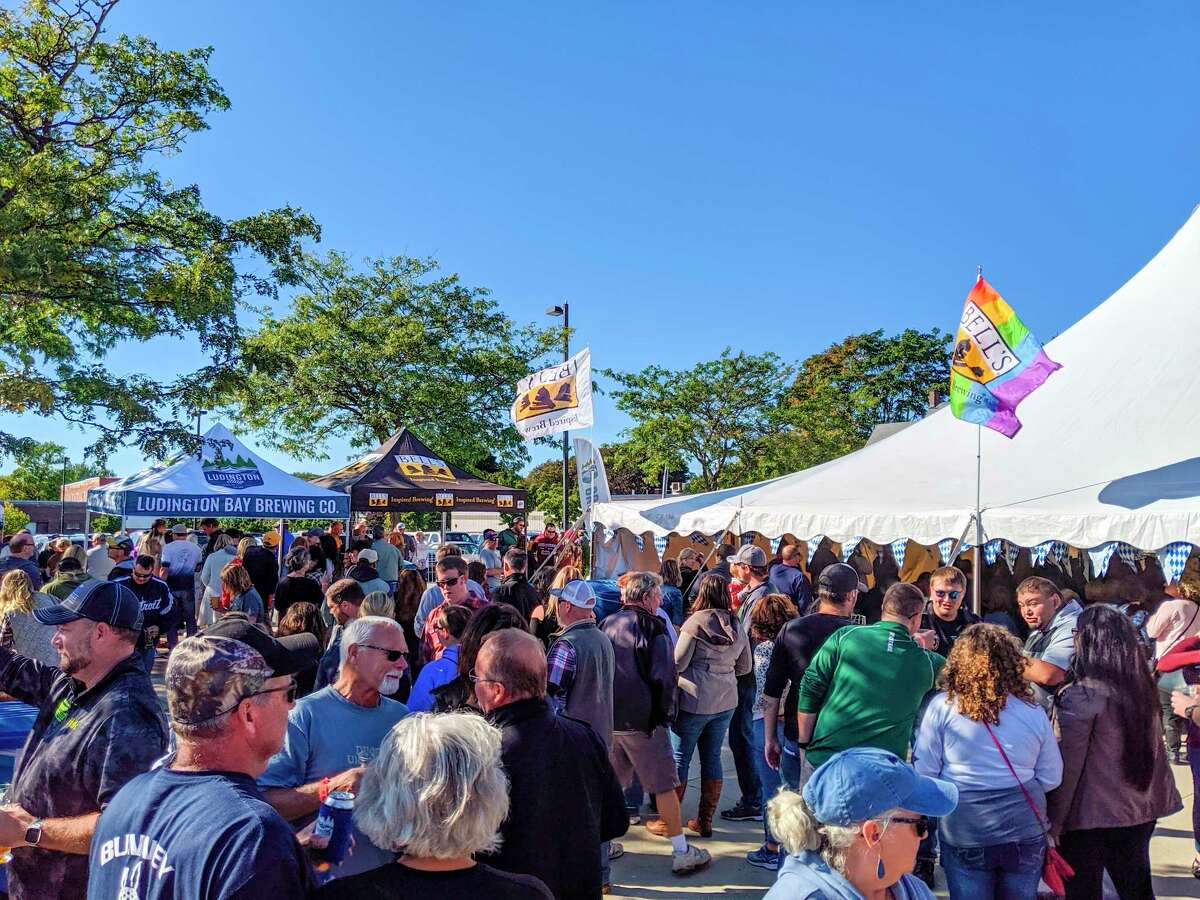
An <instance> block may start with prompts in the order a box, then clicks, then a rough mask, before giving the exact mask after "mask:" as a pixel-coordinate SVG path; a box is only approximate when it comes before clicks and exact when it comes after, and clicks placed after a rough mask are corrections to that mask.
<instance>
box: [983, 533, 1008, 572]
mask: <svg viewBox="0 0 1200 900" xmlns="http://www.w3.org/2000/svg"><path fill="white" fill-rule="evenodd" d="M1003 545H1004V541H1002V540H1001V539H1000V538H993V539H992V540H990V541H988V542H987V543H986V544H984V545H983V561H984V562H985V563H987V564H988V565H989V566H994V565H995V564H996V560H998V559H999V558H1000V551H1001V549H1003Z"/></svg>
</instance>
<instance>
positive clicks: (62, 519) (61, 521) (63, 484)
mask: <svg viewBox="0 0 1200 900" xmlns="http://www.w3.org/2000/svg"><path fill="white" fill-rule="evenodd" d="M59 462H61V463H62V479H61V481H60V483H59V487H58V533H59V534H60V535H61V534H62V533H63V532H65V531H66V530H67V463H69V462H70V460H69V459H67V457H66V456H64V457H63V458H62V459H61V460H59Z"/></svg>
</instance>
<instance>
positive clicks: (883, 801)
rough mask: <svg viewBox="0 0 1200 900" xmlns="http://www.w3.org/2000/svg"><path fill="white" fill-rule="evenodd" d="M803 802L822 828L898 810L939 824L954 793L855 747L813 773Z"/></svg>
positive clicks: (881, 754) (892, 757) (880, 753)
mask: <svg viewBox="0 0 1200 900" xmlns="http://www.w3.org/2000/svg"><path fill="white" fill-rule="evenodd" d="M804 802H805V803H807V804H808V808H809V809H811V810H812V812H813V815H814V816H816V818H817V821H818V822H821V823H822V824H824V825H857V824H858V823H859V822H865V821H867V820H868V819H873V818H875V817H876V816H878V815H879V814H880V813H884V812H887V811H888V810H889V809H898V808H899V809H907V810H911V811H912V812H915V813H920V814H921V815H924V816H937V817H939V818H940V817H941V816H945V815H946V814H948V813H949V812H951V811H952V810H953V809H954V807H956V806H958V788H957V787H955V786H954V785H953V784H951V783H950V782H949V781H942V780H941V779H940V778H928V777H926V776H925V775H918V774H917V770H916V769H914V768H913V767H912V766H910V765H909V764H908V763H906V762H904V761H903V760H902V759H900V757H898V756H897V755H896V754H894V753H889V752H888V751H887V750H879V749H878V748H876V747H854V748H853V749H850V750H843V751H842V752H841V753H837V754H835V755H833V756H831V757H830V758H829V759H828V760H826V761H825V762H824V763H822V764H821V765H820V766H818V767H817V770H816V771H815V772H813V774H812V777H811V778H809V780H808V784H806V785H805V786H804Z"/></svg>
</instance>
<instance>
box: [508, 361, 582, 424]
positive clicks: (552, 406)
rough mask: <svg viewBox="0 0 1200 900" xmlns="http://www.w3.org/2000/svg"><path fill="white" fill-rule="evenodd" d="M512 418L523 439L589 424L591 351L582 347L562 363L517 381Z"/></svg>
mask: <svg viewBox="0 0 1200 900" xmlns="http://www.w3.org/2000/svg"><path fill="white" fill-rule="evenodd" d="M512 421H513V425H514V426H515V427H516V429H517V431H518V432H520V434H521V436H522V437H524V438H525V439H526V440H532V439H533V438H539V437H546V436H547V435H551V434H558V433H559V432H561V431H574V430H576V429H578V428H587V427H589V426H590V425H591V424H592V351H591V349H590V348H587V347H585V348H584V349H582V350H580V351H579V352H578V353H576V354H575V355H574V356H572V357H571V358H570V359H568V360H567V361H566V362H563V363H559V364H558V365H555V366H551V367H550V368H548V369H542V370H541V371H540V372H534V373H533V374H532V375H527V376H526V377H524V378H522V379H521V380H520V381H518V382H517V397H516V400H514V401H513V405H512Z"/></svg>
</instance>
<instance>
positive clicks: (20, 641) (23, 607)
mask: <svg viewBox="0 0 1200 900" xmlns="http://www.w3.org/2000/svg"><path fill="white" fill-rule="evenodd" d="M55 605H57V603H56V601H55V599H54V598H53V597H51V596H49V595H47V594H43V593H41V592H40V591H35V590H34V589H33V582H32V581H31V580H30V578H29V576H28V575H26V574H25V573H24V572H22V571H21V570H20V569H13V570H12V571H11V572H8V573H7V574H6V575H5V576H4V578H3V579H0V620H2V621H3V630H2V631H0V645H2V646H4V647H8V648H9V649H11V650H14V651H16V652H17V653H20V654H21V655H22V656H28V657H29V658H30V659H36V660H37V661H38V662H42V663H45V664H46V665H48V666H57V665H58V651H57V650H55V649H54V647H53V645H52V644H51V643H50V641H51V639H52V638H53V637H54V632H55V628H54V626H53V625H43V624H42V623H41V622H39V621H38V620H37V619H35V618H34V617H33V611H34V610H35V609H45V608H46V607H49V606H55Z"/></svg>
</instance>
